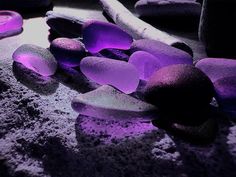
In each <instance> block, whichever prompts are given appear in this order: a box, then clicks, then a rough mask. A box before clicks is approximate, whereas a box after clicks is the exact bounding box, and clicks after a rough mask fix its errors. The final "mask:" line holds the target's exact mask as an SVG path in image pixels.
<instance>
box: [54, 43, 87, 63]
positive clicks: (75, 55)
mask: <svg viewBox="0 0 236 177" xmlns="http://www.w3.org/2000/svg"><path fill="white" fill-rule="evenodd" d="M50 51H51V52H52V54H53V55H54V57H55V58H56V60H57V61H58V63H59V64H62V65H65V66H68V67H75V66H78V65H79V63H80V60H81V59H82V58H84V57H85V56H86V51H85V48H84V45H83V44H82V43H81V42H80V41H78V40H76V39H69V38H57V39H55V40H53V41H52V43H51V45H50Z"/></svg>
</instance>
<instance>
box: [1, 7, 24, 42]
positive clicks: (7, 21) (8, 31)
mask: <svg viewBox="0 0 236 177" xmlns="http://www.w3.org/2000/svg"><path fill="white" fill-rule="evenodd" d="M22 25H23V19H22V17H21V15H20V14H18V13H17V12H14V11H0V38H3V37H7V36H11V35H14V34H18V33H20V32H21V31H22Z"/></svg>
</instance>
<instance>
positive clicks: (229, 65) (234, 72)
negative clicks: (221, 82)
mask: <svg viewBox="0 0 236 177" xmlns="http://www.w3.org/2000/svg"><path fill="white" fill-rule="evenodd" d="M196 67H197V68H199V69H200V70H202V71H203V72H204V73H205V74H206V75H207V76H208V77H209V78H210V79H211V81H212V82H215V81H216V80H218V79H222V78H224V77H230V76H235V77H236V60H233V59H226V58H204V59H202V60H200V61H199V62H197V64H196Z"/></svg>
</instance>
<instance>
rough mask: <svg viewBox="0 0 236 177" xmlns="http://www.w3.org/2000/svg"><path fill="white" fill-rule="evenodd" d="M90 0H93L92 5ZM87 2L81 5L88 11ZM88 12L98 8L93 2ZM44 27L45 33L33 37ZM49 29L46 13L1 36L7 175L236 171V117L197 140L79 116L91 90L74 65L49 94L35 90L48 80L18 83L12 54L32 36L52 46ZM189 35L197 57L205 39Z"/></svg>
mask: <svg viewBox="0 0 236 177" xmlns="http://www.w3.org/2000/svg"><path fill="white" fill-rule="evenodd" d="M56 2H58V1H55V3H56ZM76 2H79V4H78V5H77V6H78V7H81V6H82V5H83V6H82V7H84V9H88V8H90V7H94V5H95V4H96V3H95V2H97V1H95V0H86V1H84V0H78V1H76ZM88 2H92V3H91V4H88V5H87V6H85V4H87V3H88ZM122 2H125V3H129V2H127V0H126V1H124V0H122ZM131 7H133V6H131ZM84 9H79V10H78V11H79V12H80V13H81V14H82V12H84ZM67 11H69V9H67ZM86 12H87V10H86ZM88 13H89V14H90V13H93V10H91V11H90V10H89V9H88ZM98 14H100V15H101V13H98ZM96 16H98V15H97V14H96ZM34 26H37V27H38V28H37V29H36V28H33V27H34ZM37 32H38V34H40V36H38V38H34V37H33V36H31V35H32V34H35V33H37ZM26 34H27V35H26ZM47 35H48V33H47V26H46V25H45V20H44V19H38V18H37V19H30V20H25V28H24V32H23V33H22V34H21V35H20V36H14V37H11V38H6V39H3V40H1V41H0V51H1V53H0V105H1V106H0V176H1V177H19V176H23V177H79V176H85V177H87V176H89V177H111V176H112V177H130V176H131V177H132V176H135V177H163V176H166V177H176V176H178V177H179V176H180V177H199V176H203V177H205V176H207V177H234V176H236V172H235V167H236V153H235V152H236V139H235V137H236V124H235V122H231V121H228V120H227V119H219V126H220V131H219V134H218V135H217V138H216V140H215V141H214V142H213V143H212V144H209V145H205V146H199V145H197V146H196V145H192V144H189V143H188V142H184V141H182V140H181V139H179V138H177V137H173V135H171V134H168V133H166V132H165V131H163V130H161V129H158V128H155V127H154V126H153V125H152V124H151V123H150V122H140V121H139V122H136V121H123V122H120V121H102V120H97V119H92V118H91V117H85V116H78V113H76V112H74V111H73V110H72V108H71V105H70V103H71V100H72V99H73V98H74V97H75V96H77V95H78V92H79V93H81V90H83V92H85V90H84V89H82V87H85V86H86V85H87V83H86V84H82V83H84V82H82V81H81V80H83V79H79V76H81V74H80V73H78V72H76V71H73V72H72V71H71V70H72V69H71V68H70V71H71V72H69V71H68V72H60V73H58V75H60V76H61V77H59V76H58V77H56V80H54V82H58V81H59V82H60V83H58V87H57V88H56V89H55V86H54V84H53V86H52V87H54V89H50V91H49V94H48V95H47V96H45V95H41V93H40V92H39V93H37V92H36V91H35V90H31V87H32V85H34V87H36V86H37V85H40V83H41V82H40V81H38V82H37V84H35V83H33V84H32V85H31V87H28V86H25V85H24V84H22V83H21V82H17V80H16V78H15V77H14V75H13V72H12V59H11V56H12V53H13V52H14V50H15V49H16V48H17V47H19V46H20V45H21V44H23V43H25V41H26V40H30V39H31V40H32V41H31V42H33V43H35V44H38V43H40V44H41V43H42V44H45V42H46V44H45V45H44V46H43V47H48V46H49V43H48V41H47ZM27 37H28V38H27ZM29 38H30V39H29ZM184 39H185V40H187V42H188V43H189V44H190V45H191V46H192V48H193V49H194V52H195V56H198V57H199V58H202V55H204V51H203V50H202V45H200V44H199V43H198V42H197V41H196V40H195V38H192V37H191V36H189V35H188V34H186V35H184ZM27 42H29V41H27ZM198 57H197V58H198ZM22 72H24V71H22ZM22 72H20V73H18V74H17V75H18V77H21V75H22ZM76 73H77V74H76ZM57 78H58V79H57ZM21 79H24V77H21ZM31 80H33V79H31ZM44 83H45V81H43V84H44ZM89 83H90V82H89ZM43 84H42V85H43ZM89 88H90V87H89ZM90 89H91V88H90ZM36 90H37V89H36ZM52 90H54V91H52ZM196 109H197V108H196Z"/></svg>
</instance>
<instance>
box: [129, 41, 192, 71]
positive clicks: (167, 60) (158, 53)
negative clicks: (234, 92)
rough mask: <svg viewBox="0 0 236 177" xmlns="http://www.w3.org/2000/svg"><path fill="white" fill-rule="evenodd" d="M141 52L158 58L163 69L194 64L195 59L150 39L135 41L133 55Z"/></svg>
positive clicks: (132, 47)
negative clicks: (175, 65)
mask: <svg viewBox="0 0 236 177" xmlns="http://www.w3.org/2000/svg"><path fill="white" fill-rule="evenodd" d="M140 50H141V51H145V52H148V53H150V54H152V55H154V56H155V57H156V58H158V59H159V63H160V66H161V67H164V66H169V65H174V64H189V65H192V64H193V59H192V57H191V56H190V55H189V54H188V53H186V52H184V51H182V50H179V49H176V48H174V47H171V46H169V45H167V44H164V43H162V42H159V41H155V40H149V39H141V40H137V41H134V42H133V43H132V46H131V49H130V51H131V53H134V52H136V51H140Z"/></svg>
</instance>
